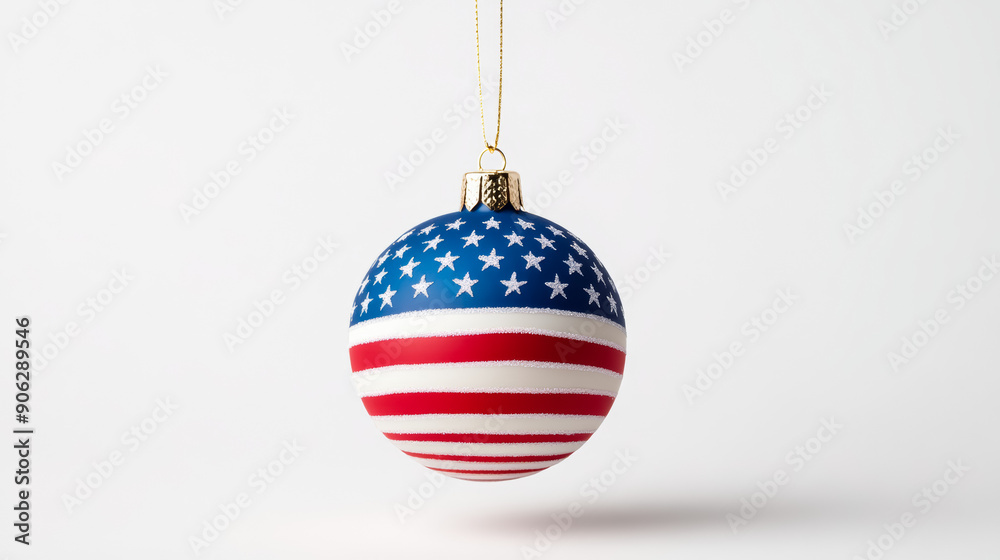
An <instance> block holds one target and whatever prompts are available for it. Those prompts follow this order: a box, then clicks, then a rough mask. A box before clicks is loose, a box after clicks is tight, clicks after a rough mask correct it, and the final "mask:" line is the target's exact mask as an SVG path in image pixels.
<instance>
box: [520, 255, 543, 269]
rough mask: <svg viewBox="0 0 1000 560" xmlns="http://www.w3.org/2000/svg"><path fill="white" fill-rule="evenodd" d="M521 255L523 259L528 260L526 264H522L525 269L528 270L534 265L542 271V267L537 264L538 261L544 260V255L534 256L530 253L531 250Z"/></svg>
mask: <svg viewBox="0 0 1000 560" xmlns="http://www.w3.org/2000/svg"><path fill="white" fill-rule="evenodd" d="M521 256H522V257H523V258H524V260H526V261H528V264H526V265H524V269H525V270H528V269H529V268H531V267H535V268H537V269H538V271H539V272H541V271H542V267H540V266H538V263H540V262H542V261H544V260H545V257H536V256H535V255H532V254H531V251H528V254H527V255H521Z"/></svg>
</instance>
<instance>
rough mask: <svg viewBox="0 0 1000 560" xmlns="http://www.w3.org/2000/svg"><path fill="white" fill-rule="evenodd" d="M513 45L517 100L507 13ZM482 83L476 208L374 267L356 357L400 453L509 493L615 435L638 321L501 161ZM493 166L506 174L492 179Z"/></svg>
mask: <svg viewBox="0 0 1000 560" xmlns="http://www.w3.org/2000/svg"><path fill="white" fill-rule="evenodd" d="M477 4H478V3H477ZM500 29H501V35H500V37H501V43H500V45H501V47H500V60H501V62H500V83H501V88H502V84H503V31H502V30H503V2H502V1H501V3H500ZM476 62H477V66H478V65H479V13H478V5H477V9H476ZM479 81H480V88H479V91H480V119H481V121H482V124H483V142H484V144H486V149H485V150H483V152H482V153H481V154H480V156H479V170H478V171H475V172H471V173H466V174H465V176H464V179H463V181H462V185H461V195H462V196H461V208H460V209H459V210H458V211H457V212H452V213H450V214H444V215H443V216H438V217H436V218H433V219H430V220H427V221H425V222H423V223H421V224H418V225H417V226H415V227H413V228H411V229H409V230H407V231H406V232H405V233H403V234H402V235H400V236H399V237H398V238H397V239H396V240H395V241H394V242H393V243H392V244H391V245H390V246H389V247H388V248H387V249H386V250H385V251H384V252H383V253H382V254H381V255H380V256H379V257H378V258H377V259H376V260H375V262H374V263H373V264H372V266H371V268H369V270H368V273H367V274H366V275H365V277H364V280H362V282H361V287H360V288H359V289H358V291H357V294H356V296H355V299H354V305H353V307H352V308H351V326H350V330H349V344H350V356H351V369H352V370H353V371H354V375H353V380H354V384H355V388H356V389H357V391H358V394H359V395H360V397H361V400H362V402H363V403H364V406H365V408H366V409H367V410H368V413H369V414H370V415H371V416H372V417H373V419H374V420H375V425H376V427H377V428H378V429H379V430H381V431H382V433H383V434H384V435H385V436H386V437H387V438H389V440H390V441H391V442H392V443H393V444H395V445H396V447H398V448H399V449H401V450H402V451H403V452H404V453H406V454H407V455H409V456H410V457H412V458H414V459H415V460H416V461H417V462H419V463H421V464H422V465H424V466H426V467H428V468H430V469H433V470H435V471H438V472H441V473H443V474H446V475H449V476H452V477H455V478H462V479H468V480H508V479H514V478H520V477H523V476H527V475H529V474H534V473H536V472H539V471H541V470H544V469H546V468H548V467H550V466H552V465H555V464H556V463H558V462H560V461H562V460H563V459H565V458H566V457H568V456H569V455H570V454H571V453H573V452H574V451H576V450H577V449H579V448H580V446H582V445H583V443H584V442H585V441H587V439H588V438H590V436H591V435H592V434H593V433H594V431H595V430H597V428H598V426H600V424H601V422H602V421H603V420H604V418H605V416H606V415H607V414H608V411H609V410H610V409H611V405H612V403H613V402H614V399H615V397H616V396H617V394H618V388H619V385H620V384H621V380H622V373H623V371H624V367H625V338H626V337H625V318H624V315H623V309H622V302H621V298H620V297H619V295H618V290H617V289H615V285H614V282H613V281H612V280H611V275H610V274H609V273H608V270H607V269H606V268H605V267H604V265H603V264H602V263H601V261H600V260H598V258H597V256H596V255H595V254H594V251H593V250H592V249H591V248H590V247H589V246H588V245H587V244H586V243H584V242H583V241H582V240H581V239H580V238H578V237H577V236H575V235H574V234H573V233H571V232H570V231H569V230H567V229H566V228H564V227H562V226H560V225H558V224H556V223H554V222H552V221H549V220H547V219H545V218H542V217H541V216H536V215H534V214H530V213H528V212H525V211H524V209H523V207H522V202H521V201H522V199H521V179H520V176H519V175H518V174H517V173H515V172H513V171H507V170H506V166H507V161H506V157H504V156H503V152H501V151H500V150H499V149H497V147H496V145H497V143H498V140H499V137H500V110H499V102H498V108H497V134H496V137H495V139H494V142H493V144H490V143H489V142H488V141H487V140H486V126H485V119H484V118H483V110H482V105H483V103H482V77H481V72H480V80H479ZM500 92H502V89H500ZM487 153H491V154H492V153H495V154H498V155H500V156H501V157H502V158H503V167H502V168H501V169H498V170H484V169H483V168H482V158H483V156H484V155H486V154H487Z"/></svg>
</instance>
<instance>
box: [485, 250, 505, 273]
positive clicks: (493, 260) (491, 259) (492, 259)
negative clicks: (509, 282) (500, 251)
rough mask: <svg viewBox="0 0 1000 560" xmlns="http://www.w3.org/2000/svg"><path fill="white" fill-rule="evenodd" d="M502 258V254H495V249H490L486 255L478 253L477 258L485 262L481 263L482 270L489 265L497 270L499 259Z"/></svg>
mask: <svg viewBox="0 0 1000 560" xmlns="http://www.w3.org/2000/svg"><path fill="white" fill-rule="evenodd" d="M502 259H503V257H502V256H499V255H497V250H496V249H493V250H491V251H490V254H488V255H479V260H481V261H483V262H484V263H486V264H484V265H483V268H482V269H483V270H486V269H487V268H489V267H491V266H493V267H496V268H497V270H499V269H500V261H501V260H502Z"/></svg>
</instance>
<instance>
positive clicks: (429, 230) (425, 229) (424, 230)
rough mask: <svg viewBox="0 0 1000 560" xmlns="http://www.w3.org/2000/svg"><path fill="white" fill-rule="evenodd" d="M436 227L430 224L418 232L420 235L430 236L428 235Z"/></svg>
mask: <svg viewBox="0 0 1000 560" xmlns="http://www.w3.org/2000/svg"><path fill="white" fill-rule="evenodd" d="M436 227H437V226H436V225H434V224H431V225H429V226H427V227H425V228H424V229H422V230H420V235H430V233H431V232H432V231H434V228H436Z"/></svg>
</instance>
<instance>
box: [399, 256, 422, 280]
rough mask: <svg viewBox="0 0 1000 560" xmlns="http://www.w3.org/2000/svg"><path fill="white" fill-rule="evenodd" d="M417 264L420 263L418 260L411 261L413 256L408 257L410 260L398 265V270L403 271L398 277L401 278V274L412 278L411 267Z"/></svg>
mask: <svg viewBox="0 0 1000 560" xmlns="http://www.w3.org/2000/svg"><path fill="white" fill-rule="evenodd" d="M418 264H420V262H413V257H410V262H408V263H406V264H404V265H403V266H401V267H399V270H402V271H403V273H402V274H400V275H399V277H400V278H402V277H403V276H409V277H410V278H413V267H415V266H417V265H418Z"/></svg>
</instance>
